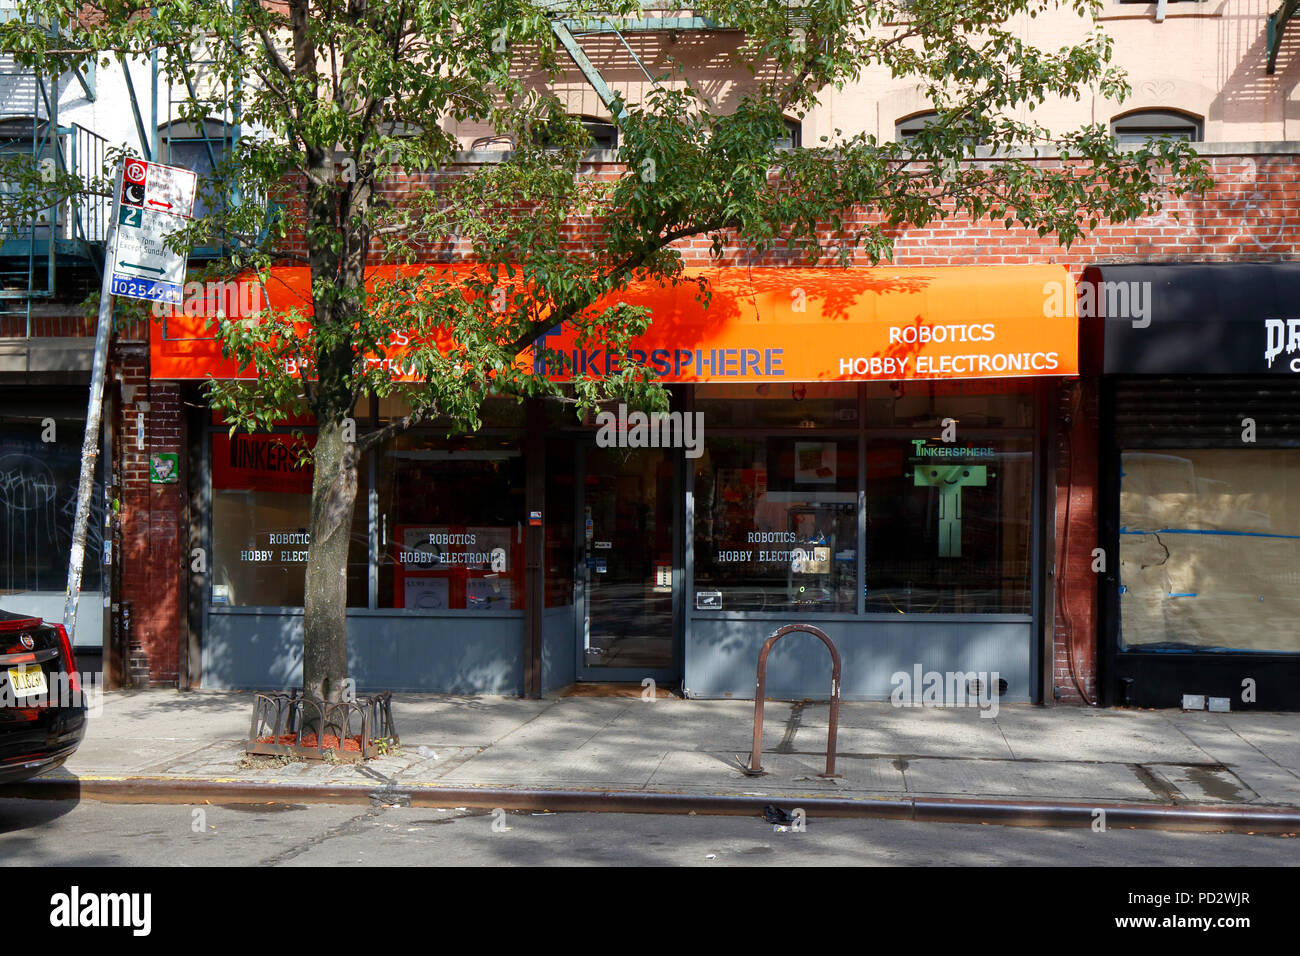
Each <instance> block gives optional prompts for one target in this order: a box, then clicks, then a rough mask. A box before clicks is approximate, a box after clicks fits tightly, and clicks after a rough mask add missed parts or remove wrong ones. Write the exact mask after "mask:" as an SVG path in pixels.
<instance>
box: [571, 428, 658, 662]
mask: <svg viewBox="0 0 1300 956" xmlns="http://www.w3.org/2000/svg"><path fill="white" fill-rule="evenodd" d="M675 455H676V452H674V451H672V450H669V449H660V448H645V449H626V448H592V447H589V448H586V449H585V450H584V453H583V465H584V467H583V482H582V510H581V512H580V520H579V521H578V522H577V531H578V534H579V536H580V537H579V542H578V544H579V547H578V553H579V555H580V559H579V567H578V581H579V589H580V598H581V611H580V613H579V615H578V677H579V679H580V680H589V681H601V680H604V681H640V680H642V679H643V678H646V677H651V678H653V679H655V680H656V681H672V680H676V679H677V678H678V677H680V663H679V657H678V653H677V646H678V641H677V628H676V626H675V619H674V601H673V589H674V586H675V585H676V583H677V581H678V579H679V578H680V574H679V572H677V571H676V570H675V566H676V564H677V562H676V561H675V560H674V555H675V554H676V553H677V550H678V549H677V547H676V538H675V535H674V521H675V519H676V514H677V510H678V509H677V508H676V506H675V505H676V502H677V500H678V497H679V496H678V495H677V494H676V489H677V482H676V476H675V467H674V465H675Z"/></svg>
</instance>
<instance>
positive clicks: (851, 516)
mask: <svg viewBox="0 0 1300 956" xmlns="http://www.w3.org/2000/svg"><path fill="white" fill-rule="evenodd" d="M706 421H707V419H706ZM857 489H858V452H857V440H856V439H854V438H838V437H825V436H824V435H821V434H817V435H813V434H810V435H809V436H808V437H807V438H803V437H798V438H794V437H791V438H709V439H707V440H706V441H705V449H704V454H703V455H702V456H701V457H700V458H699V459H697V460H696V462H695V543H694V548H695V607H696V609H697V610H701V611H707V610H723V611H784V610H798V611H800V612H805V611H840V612H845V611H848V612H852V611H855V610H856V609H857V601H856V597H855V590H856V585H855V582H856V580H857V547H858V542H857V530H858V524H857V497H858V496H857Z"/></svg>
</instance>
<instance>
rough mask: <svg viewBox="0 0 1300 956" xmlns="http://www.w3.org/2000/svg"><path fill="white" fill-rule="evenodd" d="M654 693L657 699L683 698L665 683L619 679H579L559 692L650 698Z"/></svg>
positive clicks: (585, 695)
mask: <svg viewBox="0 0 1300 956" xmlns="http://www.w3.org/2000/svg"><path fill="white" fill-rule="evenodd" d="M651 694H653V695H654V697H655V698H656V699H657V700H681V699H682V695H681V693H680V692H679V691H677V690H676V689H674V688H672V687H667V686H664V685H663V684H656V685H654V688H653V690H652V689H651V688H650V687H649V686H645V687H643V686H642V685H641V683H640V682H639V681H638V682H636V683H621V682H617V681H578V682H577V683H576V684H570V685H569V686H568V687H566V688H564V690H562V691H560V692H559V696H560V697H639V698H646V699H648V698H649V696H650V695H651Z"/></svg>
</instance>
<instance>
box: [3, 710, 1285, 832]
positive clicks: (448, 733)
mask: <svg viewBox="0 0 1300 956" xmlns="http://www.w3.org/2000/svg"><path fill="white" fill-rule="evenodd" d="M251 701H252V697H251V695H249V694H245V693H228V692H211V691H199V692H191V693H186V694H181V693H178V692H173V691H135V692H130V691H128V692H121V691H117V692H107V693H105V694H104V704H103V711H102V713H101V714H100V715H99V716H97V717H94V718H93V719H92V720H91V721H90V727H89V730H88V731H87V734H86V739H85V742H84V743H83V744H82V746H81V748H80V749H79V750H78V752H77V753H76V754H75V755H74V756H73V757H72V759H71V760H69V762H68V764H67V765H66V766H65V767H63V768H60V769H59V770H56V771H53V772H51V773H49V774H46V775H45V776H43V777H42V778H39V783H40V784H47V783H51V784H52V783H56V782H58V781H65V782H70V781H73V780H79V781H81V783H82V785H83V786H90V785H92V784H99V785H102V786H107V785H109V784H112V783H114V782H122V781H135V782H137V783H138V782H140V781H148V782H150V784H151V786H154V787H155V788H157V787H166V786H168V785H176V784H180V785H182V786H184V787H185V788H186V789H187V790H188V791H189V792H194V788H195V787H197V786H200V785H201V784H202V783H203V782H204V781H208V782H213V781H217V782H223V783H227V784H238V783H244V784H258V785H267V786H281V787H296V788H326V789H330V790H333V791H347V792H353V791H355V792H356V793H360V794H364V793H369V792H373V791H376V790H380V791H383V790H392V789H393V788H406V789H414V790H415V791H417V792H424V793H430V794H433V793H435V792H436V791H438V790H448V791H451V790H456V791H463V790H474V789H493V790H500V789H530V790H542V791H546V790H556V791H561V790H563V791H623V792H630V793H640V794H686V795H690V794H695V795H699V796H705V795H730V796H734V797H743V796H745V795H749V796H751V797H754V798H766V797H771V798H773V799H777V798H786V797H789V798H793V797H810V798H832V799H834V798H841V799H851V800H876V801H891V800H893V801H897V800H907V799H919V798H936V799H940V800H942V799H951V800H988V799H991V800H1004V801H1028V802H1034V801H1043V802H1052V801H1072V802H1094V803H1098V804H1101V805H1134V806H1142V807H1158V806H1193V805H1194V806H1199V807H1219V808H1237V807H1255V808H1268V807H1280V808H1291V809H1295V808H1300V714H1281V713H1231V714H1211V713H1208V712H1200V713H1183V712H1181V711H1146V710H1097V709H1089V708H1078V707H1053V708H1040V707H1035V706H1031V705H1003V706H1001V707H1000V708H999V709H998V711H997V714H996V716H988V717H982V716H980V713H981V712H980V710H978V709H977V708H949V709H935V708H914V709H903V708H895V707H892V706H890V705H889V704H888V703H846V704H843V705H842V707H841V712H840V731H839V746H838V761H837V770H838V772H839V773H840V774H841V776H840V778H839V779H835V780H826V779H823V778H821V777H819V776H817V774H818V773H820V772H821V771H822V770H823V769H824V752H825V746H826V721H827V716H828V708H827V706H826V705H824V704H813V703H807V704H800V703H794V704H792V703H787V702H777V701H772V702H769V703H768V705H767V709H766V720H765V741H764V752H765V756H764V760H763V766H764V769H765V770H767V771H768V774H767V775H766V776H763V777H761V778H753V777H747V776H745V775H743V774H742V773H741V772H740V770H739V768H738V765H739V763H740V762H741V761H743V760H745V759H747V757H748V752H749V747H750V738H751V734H752V720H753V704H752V703H750V702H746V701H692V700H680V699H676V698H659V699H657V700H642V699H640V698H635V697H633V698H627V697H619V698H592V697H552V698H547V699H543V700H520V699H517V698H510V697H454V696H434V695H400V696H396V697H394V702H393V712H394V718H395V721H396V724H397V729H398V732H399V734H400V736H401V746H400V747H399V748H398V749H397V751H396V752H395V753H392V754H389V755H385V756H383V757H380V758H378V759H375V760H372V761H369V762H368V763H366V764H365V765H364V766H362V765H350V764H338V765H331V764H328V763H321V762H317V761H308V762H297V763H284V762H282V761H279V760H276V759H269V758H254V759H252V760H250V759H248V758H246V757H245V755H244V753H243V741H244V738H245V735H246V734H247V732H248V721H249V716H250V713H251V708H252V703H251ZM65 785H66V784H65ZM3 792H4V791H3V788H0V794H3ZM92 795H93V792H92Z"/></svg>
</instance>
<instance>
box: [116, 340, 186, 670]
mask: <svg viewBox="0 0 1300 956" xmlns="http://www.w3.org/2000/svg"><path fill="white" fill-rule="evenodd" d="M114 368H115V369H116V372H115V375H116V374H118V373H120V375H121V380H120V382H119V383H117V385H116V387H117V389H118V396H119V398H120V405H119V409H120V411H119V414H118V417H117V422H116V429H117V435H118V436H119V440H118V443H117V469H118V475H119V480H120V483H121V484H120V495H121V502H122V510H121V545H120V547H121V551H120V555H119V560H120V562H121V569H120V570H121V592H120V595H119V600H120V601H121V602H122V603H124V604H125V605H128V606H129V608H130V628H129V634H128V640H129V646H128V647H127V648H126V654H127V664H128V667H129V668H130V670H131V671H132V673H133V677H134V680H135V682H136V683H137V685H140V684H149V685H154V686H175V685H176V682H177V678H178V675H179V649H180V639H181V625H182V622H183V620H184V610H185V596H184V594H182V591H181V562H182V560H183V556H184V550H185V549H184V547H183V545H184V543H185V542H184V539H183V537H182V533H183V515H184V504H185V501H184V495H185V486H184V484H183V483H182V482H179V481H178V482H176V483H174V484H151V483H150V481H149V456H150V455H151V454H153V453H157V452H175V453H177V455H178V456H179V458H178V461H180V462H181V463H182V464H183V463H184V460H185V454H186V452H185V428H184V419H183V414H182V407H181V400H180V386H178V385H177V384H175V383H169V382H152V383H151V382H150V381H149V371H148V353H147V351H145V349H144V348H142V347H140V346H128V347H119V348H118V350H117V354H116V356H115V362H114ZM141 412H143V413H144V424H145V431H144V448H143V449H141V448H140V447H139V440H138V428H137V421H138V415H139V413H141Z"/></svg>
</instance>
